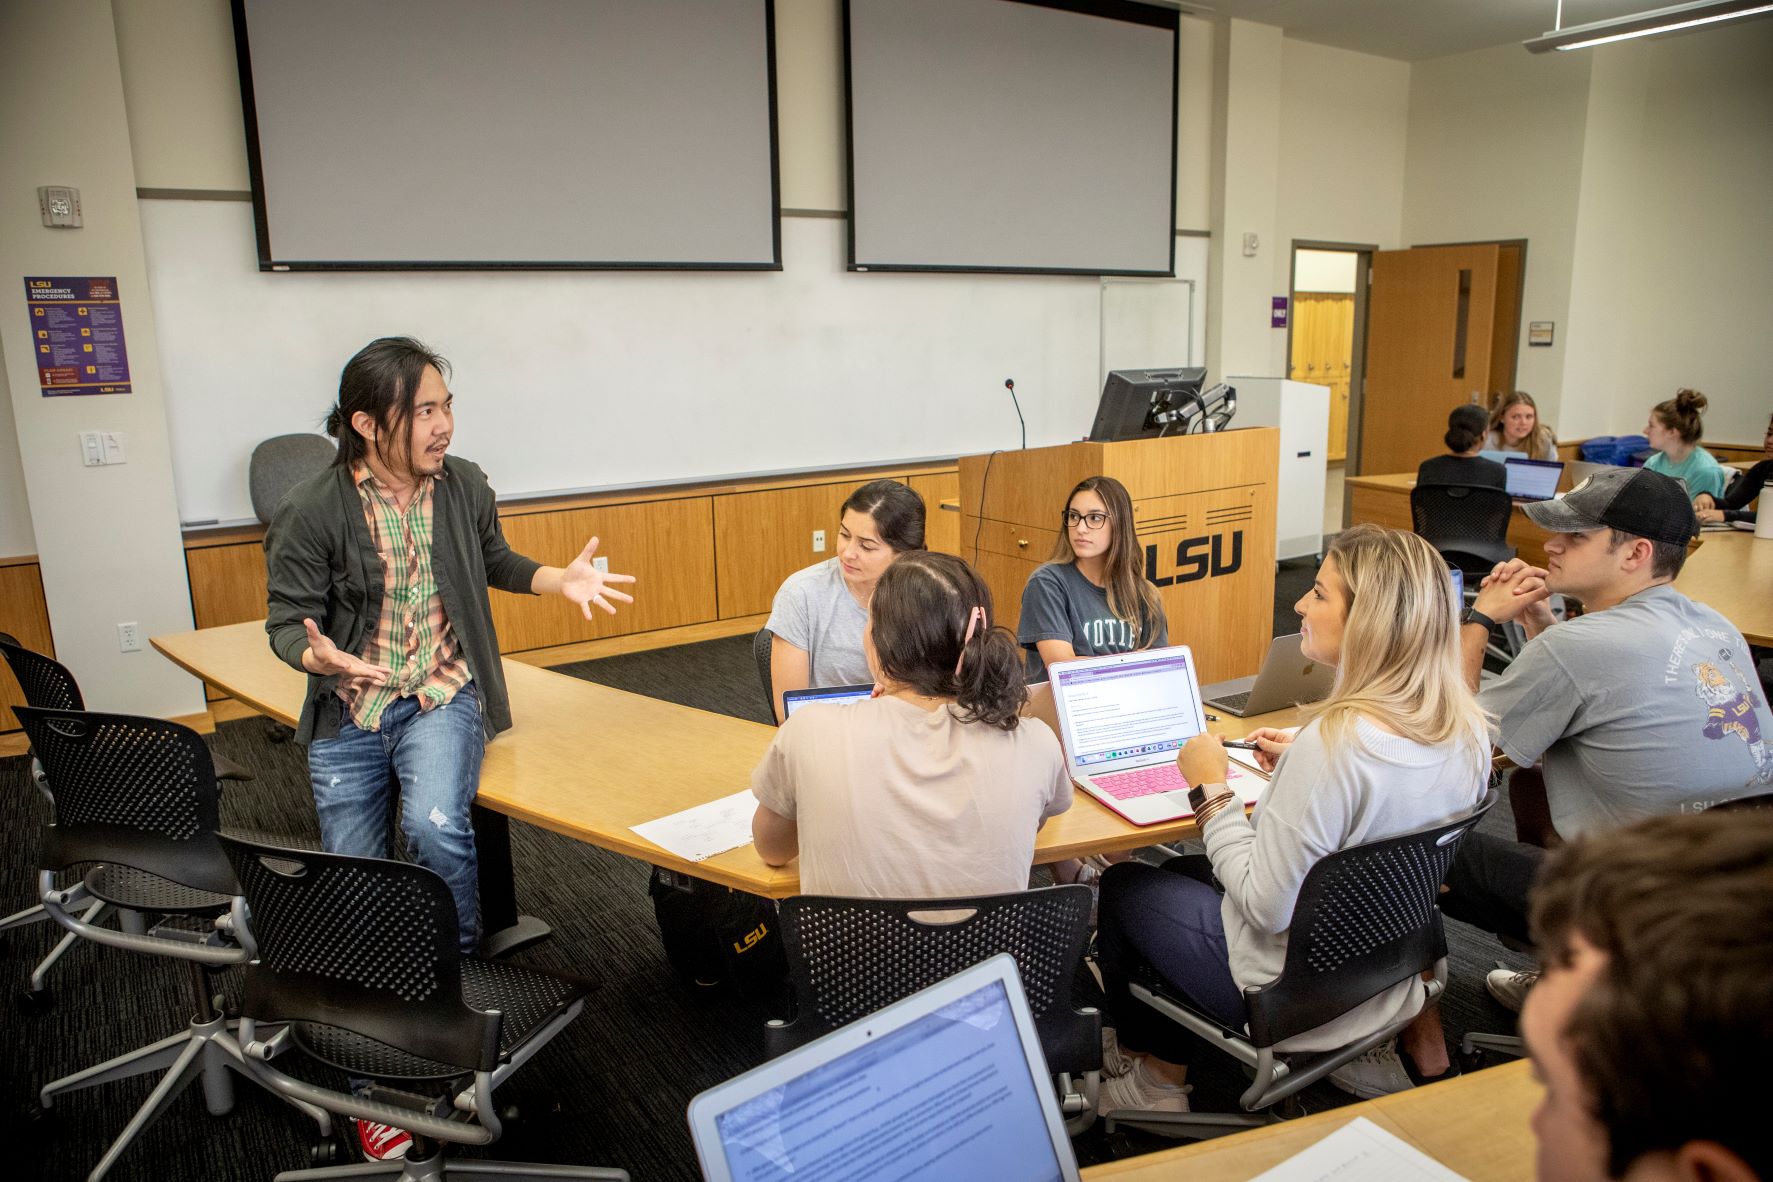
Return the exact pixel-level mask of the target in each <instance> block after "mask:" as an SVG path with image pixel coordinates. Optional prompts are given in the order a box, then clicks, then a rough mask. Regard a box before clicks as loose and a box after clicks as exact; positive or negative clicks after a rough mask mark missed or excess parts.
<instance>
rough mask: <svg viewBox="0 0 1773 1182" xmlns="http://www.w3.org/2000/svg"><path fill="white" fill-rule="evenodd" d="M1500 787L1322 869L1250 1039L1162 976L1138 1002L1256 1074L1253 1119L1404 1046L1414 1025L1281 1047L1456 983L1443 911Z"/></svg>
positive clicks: (1144, 1117)
mask: <svg viewBox="0 0 1773 1182" xmlns="http://www.w3.org/2000/svg"><path fill="white" fill-rule="evenodd" d="M1496 797H1497V793H1496V790H1495V789H1494V788H1492V789H1489V790H1487V791H1486V792H1485V793H1484V797H1483V800H1482V801H1480V802H1479V804H1478V806H1477V807H1476V808H1475V809H1473V810H1472V811H1471V812H1470V813H1468V814H1467V815H1466V816H1464V817H1461V818H1460V819H1459V820H1457V821H1450V822H1447V823H1445V824H1441V825H1431V826H1429V827H1428V828H1425V829H1418V830H1417V831H1415V832H1414V833H1406V834H1403V835H1402V836H1399V837H1388V838H1383V839H1381V840H1379V841H1370V842H1367V843H1365V844H1364V845H1357V846H1352V847H1350V848H1349V849H1345V850H1339V851H1337V852H1336V853H1333V854H1330V855H1329V856H1328V857H1325V858H1323V859H1321V860H1319V862H1318V863H1317V865H1315V866H1313V867H1312V868H1311V870H1310V872H1309V873H1308V874H1306V876H1305V882H1304V884H1303V885H1302V886H1301V887H1300V889H1299V900H1298V903H1297V904H1296V905H1295V906H1294V909H1293V922H1292V926H1291V927H1290V928H1289V929H1288V932H1287V957H1286V961H1285V962H1284V964H1283V965H1282V967H1281V974H1280V976H1279V977H1276V978H1275V979H1274V980H1273V981H1270V982H1269V983H1268V984H1266V985H1258V986H1252V987H1251V988H1248V989H1245V990H1244V1004H1245V1006H1246V1007H1247V1008H1248V1010H1249V1015H1250V1020H1249V1024H1248V1027H1247V1029H1246V1030H1233V1029H1231V1028H1229V1027H1226V1026H1221V1025H1220V1024H1219V1023H1218V1022H1217V1021H1215V1020H1214V1019H1213V1018H1212V1017H1210V1016H1209V1015H1207V1014H1206V1013H1204V1012H1203V1011H1201V1010H1199V1009H1197V1008H1195V1006H1194V1005H1193V1004H1192V1003H1191V1002H1189V1001H1188V999H1187V998H1186V997H1183V996H1182V995H1181V994H1180V993H1178V992H1176V991H1174V990H1173V989H1171V988H1170V987H1169V986H1168V985H1167V984H1166V983H1165V982H1163V981H1161V980H1158V979H1157V978H1156V977H1155V975H1150V974H1148V975H1147V976H1146V977H1145V979H1144V980H1135V981H1134V982H1132V984H1131V991H1132V994H1133V996H1134V997H1135V998H1136V999H1138V1000H1139V1001H1142V1002H1144V1003H1145V1004H1146V1005H1149V1006H1151V1007H1152V1008H1153V1009H1155V1010H1157V1011H1158V1012H1159V1013H1161V1014H1163V1015H1165V1016H1166V1017H1168V1018H1170V1019H1171V1020H1172V1021H1175V1022H1177V1023H1179V1024H1181V1025H1182V1026H1183V1027H1185V1028H1186V1029H1188V1030H1189V1031H1191V1032H1193V1033H1194V1034H1196V1035H1198V1036H1200V1038H1202V1039H1203V1040H1205V1041H1206V1042H1207V1043H1208V1044H1209V1045H1213V1046H1218V1047H1220V1048H1222V1049H1223V1050H1225V1051H1226V1052H1227V1053H1228V1054H1230V1055H1232V1056H1233V1057H1235V1058H1237V1059H1238V1060H1240V1061H1241V1062H1243V1064H1244V1065H1245V1066H1246V1067H1249V1068H1252V1069H1254V1072H1255V1077H1254V1079H1253V1080H1252V1081H1251V1083H1250V1086H1249V1088H1248V1089H1247V1090H1246V1091H1245V1092H1244V1094H1243V1095H1242V1096H1241V1097H1240V1098H1239V1101H1238V1102H1239V1104H1240V1105H1241V1106H1242V1107H1243V1109H1244V1113H1256V1112H1259V1111H1261V1110H1264V1109H1268V1108H1271V1107H1272V1106H1273V1105H1275V1104H1278V1103H1279V1102H1281V1101H1282V1100H1285V1099H1286V1098H1287V1097H1289V1096H1292V1095H1293V1094H1295V1093H1296V1092H1298V1091H1300V1090H1301V1089H1303V1088H1306V1087H1309V1086H1310V1085H1311V1084H1314V1083H1316V1082H1317V1081H1318V1080H1320V1079H1322V1078H1324V1077H1325V1076H1326V1075H1329V1074H1330V1073H1331V1072H1332V1071H1334V1070H1336V1069H1337V1068H1338V1067H1341V1066H1342V1065H1343V1064H1344V1063H1348V1062H1350V1061H1352V1060H1354V1059H1356V1058H1358V1057H1359V1056H1361V1055H1362V1054H1364V1053H1365V1052H1367V1051H1369V1050H1371V1049H1372V1048H1373V1047H1376V1046H1378V1045H1379V1044H1380V1043H1383V1042H1387V1041H1389V1040H1391V1039H1393V1038H1395V1037H1396V1036H1397V1034H1398V1032H1399V1031H1401V1030H1402V1029H1403V1028H1404V1027H1405V1026H1407V1025H1409V1023H1410V1021H1412V1020H1413V1019H1414V1017H1415V1015H1414V1014H1413V1013H1412V1015H1411V1017H1410V1018H1407V1019H1405V1020H1403V1021H1401V1022H1396V1023H1393V1024H1391V1025H1389V1026H1387V1027H1385V1028H1384V1029H1381V1030H1378V1031H1375V1032H1374V1033H1372V1034H1370V1035H1368V1036H1367V1037H1365V1038H1363V1039H1359V1040H1357V1041H1356V1042H1353V1043H1350V1044H1349V1045H1348V1046H1345V1047H1341V1048H1339V1049H1337V1050H1334V1051H1323V1052H1310V1053H1306V1054H1292V1055H1288V1056H1287V1057H1286V1059H1285V1061H1283V1060H1282V1058H1281V1057H1280V1056H1279V1055H1278V1054H1277V1053H1276V1051H1275V1047H1276V1046H1277V1045H1278V1044H1280V1043H1282V1042H1285V1041H1286V1040H1287V1039H1290V1038H1294V1037H1296V1036H1298V1035H1300V1034H1303V1033H1305V1032H1306V1031H1307V1030H1311V1029H1314V1028H1315V1027H1318V1026H1322V1025H1323V1024H1324V1023H1325V1022H1328V1021H1330V1020H1331V1019H1333V1018H1337V1017H1340V1016H1341V1015H1342V1014H1345V1013H1347V1012H1348V1011H1349V1010H1351V1009H1353V1008H1354V1007H1356V1006H1358V1005H1360V1004H1362V1003H1363V1002H1366V1001H1367V1000H1369V999H1371V998H1373V997H1376V996H1377V995H1379V994H1381V993H1384V992H1385V991H1386V990H1388V989H1390V988H1391V987H1392V986H1394V985H1396V984H1397V983H1398V982H1400V981H1405V980H1410V979H1412V978H1419V977H1420V976H1421V974H1423V973H1424V972H1428V971H1431V970H1432V971H1433V974H1434V977H1433V979H1432V980H1428V981H1424V982H1423V993H1424V999H1423V1004H1424V1005H1426V1004H1428V1003H1430V1002H1432V1001H1434V1000H1435V998H1437V997H1439V996H1440V994H1441V990H1442V989H1443V988H1445V984H1446V956H1447V942H1446V936H1445V933H1444V932H1443V931H1442V928H1441V913H1440V908H1439V907H1438V906H1437V905H1436V903H1437V900H1438V898H1439V896H1440V888H1441V883H1442V882H1443V881H1444V880H1445V879H1446V877H1447V869H1448V868H1449V867H1450V866H1452V864H1453V853H1454V851H1455V850H1456V849H1457V848H1458V845H1459V840H1460V839H1461V838H1462V837H1464V836H1465V834H1466V833H1468V832H1470V830H1471V829H1472V828H1473V827H1474V826H1476V825H1477V823H1478V822H1479V821H1480V820H1482V819H1483V816H1484V814H1485V813H1486V812H1488V811H1489V810H1490V807H1491V806H1492V805H1494V804H1495V803H1496ZM1105 1115H1106V1120H1107V1124H1108V1131H1109V1132H1113V1131H1114V1129H1115V1126H1116V1125H1118V1124H1128V1125H1132V1126H1133V1127H1135V1128H1143V1129H1149V1130H1152V1131H1154V1132H1162V1133H1172V1134H1177V1135H1181V1136H1189V1137H1211V1136H1218V1135H1219V1134H1221V1133H1227V1132H1234V1131H1237V1130H1239V1129H1245V1128H1250V1127H1252V1126H1254V1125H1261V1124H1267V1123H1269V1122H1270V1121H1271V1120H1272V1119H1273V1117H1271V1116H1268V1115H1262V1116H1251V1115H1243V1114H1238V1113H1214V1112H1141V1111H1125V1110H1123V1111H1115V1112H1110V1113H1107V1114H1105Z"/></svg>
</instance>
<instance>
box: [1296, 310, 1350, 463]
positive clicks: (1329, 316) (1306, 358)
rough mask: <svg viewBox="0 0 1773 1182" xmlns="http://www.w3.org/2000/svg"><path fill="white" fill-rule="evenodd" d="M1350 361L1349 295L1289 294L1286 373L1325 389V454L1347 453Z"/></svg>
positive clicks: (1331, 458) (1330, 457)
mask: <svg viewBox="0 0 1773 1182" xmlns="http://www.w3.org/2000/svg"><path fill="white" fill-rule="evenodd" d="M1353 365H1354V296H1353V294H1352V293H1342V292H1310V291H1302V292H1298V293H1296V294H1295V295H1294V296H1293V356H1292V359H1291V363H1290V364H1289V366H1288V371H1287V376H1288V377H1290V378H1292V379H1293V380H1294V381H1296V382H1312V383H1314V384H1316V385H1319V386H1328V387H1329V388H1330V437H1329V446H1328V448H1327V449H1326V450H1325V453H1324V455H1325V458H1326V459H1328V460H1329V461H1330V462H1331V463H1339V462H1341V461H1342V460H1343V459H1345V458H1347V452H1348V381H1349V374H1350V371H1351V369H1352V368H1353Z"/></svg>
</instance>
